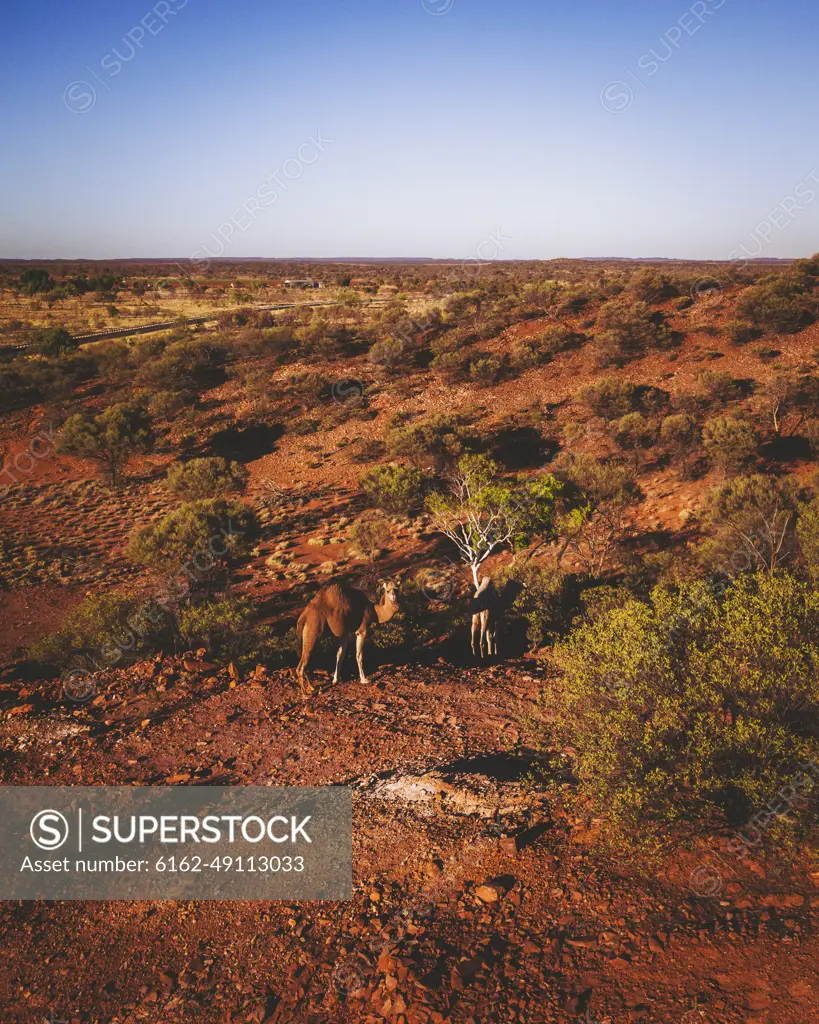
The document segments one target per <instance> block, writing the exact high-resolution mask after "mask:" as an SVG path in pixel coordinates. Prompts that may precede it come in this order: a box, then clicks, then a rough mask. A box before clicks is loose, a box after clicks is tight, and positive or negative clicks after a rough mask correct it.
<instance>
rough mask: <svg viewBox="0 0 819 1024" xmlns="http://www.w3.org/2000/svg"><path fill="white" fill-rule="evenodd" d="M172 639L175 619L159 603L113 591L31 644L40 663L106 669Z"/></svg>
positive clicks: (91, 601)
mask: <svg viewBox="0 0 819 1024" xmlns="http://www.w3.org/2000/svg"><path fill="white" fill-rule="evenodd" d="M170 636H171V619H170V617H169V616H168V615H167V613H165V612H164V611H163V609H162V608H160V607H159V605H157V604H156V602H155V601H152V600H150V599H149V600H140V599H139V598H138V597H135V596H134V595H133V594H131V593H127V594H126V593H124V592H122V591H113V592H110V593H107V594H95V595H93V596H92V597H87V598H86V599H85V600H84V601H82V602H81V603H80V604H79V605H78V606H77V607H76V608H74V609H73V610H72V611H71V612H69V613H68V615H67V616H66V617H65V619H64V621H63V623H62V625H61V626H60V628H59V629H58V630H57V631H56V632H55V633H52V634H50V635H49V636H46V637H44V638H43V639H42V640H39V641H38V642H37V643H35V644H33V645H32V647H31V649H30V651H29V655H30V656H31V657H32V658H33V659H35V660H36V661H42V662H46V663H48V664H53V665H57V666H60V667H62V668H67V667H68V666H69V665H71V664H72V663H74V664H76V663H77V662H80V663H81V664H83V665H84V666H86V667H88V668H89V669H94V668H108V667H111V666H113V665H116V664H118V663H119V662H121V661H122V660H123V658H124V659H126V660H134V659H136V658H144V657H146V655H148V654H150V653H151V652H152V651H153V650H155V649H156V648H157V647H159V646H161V645H162V644H163V643H166V642H167V641H168V640H169V639H170Z"/></svg>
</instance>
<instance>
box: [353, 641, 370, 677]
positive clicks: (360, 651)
mask: <svg viewBox="0 0 819 1024" xmlns="http://www.w3.org/2000/svg"><path fill="white" fill-rule="evenodd" d="M366 639H367V634H366V633H356V635H355V657H356V661H357V662H358V678H359V680H360V681H361V682H362V683H365V684H366V683H369V679H368V678H367V677H366V676H365V675H364V641H365V640H366Z"/></svg>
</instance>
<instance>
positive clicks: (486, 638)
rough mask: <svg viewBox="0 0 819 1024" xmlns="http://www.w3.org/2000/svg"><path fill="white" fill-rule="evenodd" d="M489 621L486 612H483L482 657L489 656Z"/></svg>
mask: <svg viewBox="0 0 819 1024" xmlns="http://www.w3.org/2000/svg"><path fill="white" fill-rule="evenodd" d="M488 644H489V620H488V618H487V615H486V612H481V657H482V658H486V657H488V656H489V646H488Z"/></svg>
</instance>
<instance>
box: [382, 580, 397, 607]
mask: <svg viewBox="0 0 819 1024" xmlns="http://www.w3.org/2000/svg"><path fill="white" fill-rule="evenodd" d="M381 586H382V588H383V591H384V594H383V601H384V604H389V605H392V606H393V607H394V608H395V609H396V611H397V610H398V609H399V608H400V607H401V601H400V594H399V586H398V583H397V581H396V580H384V582H383V583H382V584H381Z"/></svg>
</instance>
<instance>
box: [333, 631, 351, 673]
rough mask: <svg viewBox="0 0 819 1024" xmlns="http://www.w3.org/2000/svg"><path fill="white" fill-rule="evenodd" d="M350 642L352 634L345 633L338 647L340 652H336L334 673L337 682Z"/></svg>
mask: <svg viewBox="0 0 819 1024" xmlns="http://www.w3.org/2000/svg"><path fill="white" fill-rule="evenodd" d="M349 642H350V636H349V634H348V633H345V634H344V636H343V637H342V638H341V642H340V644H339V647H338V654H336V671H335V673H334V675H333V682H334V683H337V682H338V679H339V675H340V674H341V666H342V665H343V663H344V655H345V654H346V653H347V644H348V643H349Z"/></svg>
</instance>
